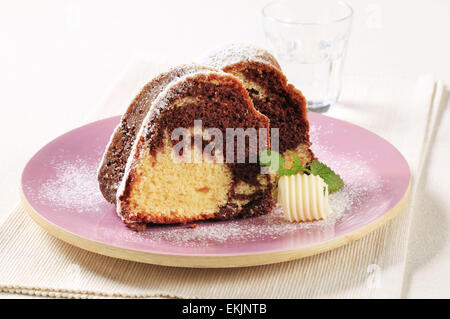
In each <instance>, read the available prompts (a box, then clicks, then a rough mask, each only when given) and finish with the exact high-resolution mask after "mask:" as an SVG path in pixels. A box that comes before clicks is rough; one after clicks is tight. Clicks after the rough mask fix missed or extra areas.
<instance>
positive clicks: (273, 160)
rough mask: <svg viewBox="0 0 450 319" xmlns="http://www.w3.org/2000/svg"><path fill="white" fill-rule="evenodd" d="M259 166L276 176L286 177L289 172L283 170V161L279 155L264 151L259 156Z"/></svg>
mask: <svg viewBox="0 0 450 319" xmlns="http://www.w3.org/2000/svg"><path fill="white" fill-rule="evenodd" d="M259 164H260V165H261V166H268V167H269V169H270V170H272V171H274V172H276V173H277V174H278V175H288V174H289V170H288V169H285V168H284V165H285V161H284V158H283V156H281V154H280V153H278V152H275V151H271V150H265V151H262V152H261V154H260V155H259Z"/></svg>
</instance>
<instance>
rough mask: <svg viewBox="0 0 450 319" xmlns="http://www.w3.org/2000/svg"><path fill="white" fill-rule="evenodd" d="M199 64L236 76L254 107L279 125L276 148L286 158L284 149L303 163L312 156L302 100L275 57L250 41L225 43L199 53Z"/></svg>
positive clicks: (272, 124)
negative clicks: (277, 145)
mask: <svg viewBox="0 0 450 319" xmlns="http://www.w3.org/2000/svg"><path fill="white" fill-rule="evenodd" d="M198 62H199V63H200V64H203V65H208V66H211V67H214V68H218V69H222V70H223V71H225V72H227V73H231V74H233V75H235V76H236V77H238V78H239V79H240V80H241V81H242V82H243V84H244V86H245V88H246V89H247V91H248V93H249V95H250V97H251V99H252V100H253V104H254V106H255V108H256V109H257V110H259V111H260V112H261V113H263V114H264V115H266V116H267V117H268V118H269V120H270V127H271V128H278V129H279V152H280V153H281V154H283V156H284V157H285V158H286V159H287V163H288V162H289V161H290V159H291V156H290V154H289V153H286V150H291V151H293V152H294V153H296V154H297V155H298V156H299V158H300V159H301V164H302V165H303V166H307V165H308V163H309V162H311V161H312V160H313V159H314V154H313V153H312V151H311V150H310V146H311V142H310V141H309V123H308V119H307V115H306V113H307V110H306V100H305V97H304V96H303V94H302V93H301V92H300V91H299V90H297V89H296V88H295V87H294V86H293V85H292V84H288V83H287V79H286V76H285V75H284V74H283V73H282V71H281V67H280V65H279V64H278V62H277V60H276V59H275V58H274V57H273V56H272V55H271V54H270V53H269V52H268V51H266V50H264V49H260V48H258V47H255V46H252V45H245V44H229V45H225V46H222V47H220V48H217V49H214V50H212V51H210V52H209V53H207V54H206V55H205V56H203V57H201V58H200V59H199V61H198Z"/></svg>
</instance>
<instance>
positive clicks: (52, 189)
mask: <svg viewBox="0 0 450 319" xmlns="http://www.w3.org/2000/svg"><path fill="white" fill-rule="evenodd" d="M54 170H55V177H54V178H53V179H50V180H48V181H47V182H45V183H44V184H43V185H42V187H41V188H40V190H39V197H40V198H41V199H42V200H45V201H46V202H49V203H50V204H51V205H52V206H55V207H65V208H73V209H74V210H75V211H77V212H79V213H83V212H88V211H89V212H92V211H99V210H100V207H101V206H100V205H101V204H103V203H104V202H105V199H104V198H103V197H102V195H101V193H100V191H99V188H98V181H97V178H96V177H97V174H96V172H97V165H93V164H92V163H91V164H89V163H88V162H86V160H83V159H80V158H78V159H76V160H74V161H63V162H61V163H58V164H55V166H54Z"/></svg>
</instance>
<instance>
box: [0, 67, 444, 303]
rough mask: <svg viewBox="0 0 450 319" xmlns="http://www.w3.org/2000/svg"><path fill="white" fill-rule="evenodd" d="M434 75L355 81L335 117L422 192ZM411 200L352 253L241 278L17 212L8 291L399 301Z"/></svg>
mask: <svg viewBox="0 0 450 319" xmlns="http://www.w3.org/2000/svg"><path fill="white" fill-rule="evenodd" d="M161 69H164V67H163V66H162V65H160V64H158V65H155V64H152V63H149V62H146V61H139V62H137V63H135V64H133V65H132V66H130V68H129V71H128V72H127V73H126V74H124V77H123V78H122V79H121V80H120V81H119V83H118V85H117V86H116V87H115V88H114V89H113V90H112V93H111V95H109V96H108V97H106V99H105V101H104V103H103V104H102V106H100V107H99V108H98V109H96V110H93V112H92V114H90V115H89V119H90V120H93V119H97V118H102V117H107V116H110V115H115V114H120V113H121V112H123V110H124V109H125V107H126V106H127V105H128V103H129V102H130V100H131V99H132V98H133V97H134V94H135V93H136V92H137V91H138V90H139V88H140V87H141V86H142V85H143V84H144V83H145V82H146V81H148V80H149V79H150V78H151V76H152V75H153V74H154V73H155V72H157V71H159V70H161ZM435 91H436V83H435V82H434V80H433V78H432V77H431V76H424V77H421V78H418V79H408V78H402V77H349V78H346V79H345V82H344V89H343V93H342V97H341V100H340V103H339V104H338V105H335V106H334V107H333V109H332V110H331V111H330V113H329V115H331V116H335V117H338V118H342V119H345V120H348V121H351V122H353V123H355V124H358V125H361V126H363V127H366V128H368V129H370V130H372V131H374V132H375V133H377V134H380V135H381V136H383V137H384V138H386V139H388V140H389V141H391V142H392V143H393V144H394V145H395V146H396V147H398V148H399V149H400V151H401V152H402V153H403V154H404V155H405V157H406V158H407V159H408V162H409V164H410V167H411V169H412V171H413V175H414V181H415V184H414V186H413V188H412V196H411V198H414V195H415V192H416V187H415V185H416V183H417V180H418V179H419V177H420V172H421V169H420V168H421V164H420V163H421V154H422V149H423V147H424V145H425V143H424V141H425V140H426V139H427V136H428V135H429V134H427V132H432V129H433V127H432V126H433V125H432V124H429V123H434V121H430V117H432V116H433V114H435V112H433V105H435V103H433V99H434V98H435V96H436V94H435ZM413 204H414V201H413V200H410V201H409V202H408V204H407V205H406V207H405V209H404V210H403V211H402V212H401V213H400V215H399V216H398V217H397V218H396V219H395V220H393V221H392V222H390V223H388V224H387V225H385V226H383V227H382V228H380V229H379V230H378V231H376V232H374V233H372V234H369V235H368V236H366V237H364V238H363V239H361V240H359V241H357V242H354V243H352V244H349V245H347V246H345V247H341V248H338V249H335V250H333V251H329V252H326V253H323V254H321V255H316V256H312V257H308V258H304V259H300V260H296V261H292V262H286V263H281V264H275V265H267V266H259V267H250V268H236V269H184V268H170V267H162V266H154V265H147V264H140V263H135V262H129V261H124V260H119V259H113V258H110V257H104V256H100V255H97V254H94V253H90V252H87V251H84V250H81V249H79V248H76V247H72V246H70V245H68V244H66V243H64V242H62V241H60V240H57V239H55V238H53V237H52V236H50V235H48V234H47V233H46V232H45V231H43V230H42V229H40V228H39V227H38V226H37V225H35V224H34V222H33V221H32V220H31V219H30V218H29V217H28V216H27V215H26V212H25V211H24V209H23V207H22V206H21V205H19V206H18V207H17V208H16V209H15V210H14V211H13V212H12V213H11V215H10V216H9V218H8V219H7V220H6V222H5V223H4V224H3V225H2V226H1V227H0V290H1V291H4V292H10V293H11V292H12V293H22V294H31V295H39V296H59V297H98V296H109V297H114V296H117V297H156V296H163V297H183V298H193V297H210V298H227V297H229V298H232V297H235V298H355V297H362V298H367V297H368V298H379V297H387V298H397V297H401V293H402V287H403V277H404V270H405V263H406V252H407V244H408V237H409V228H410V223H411V216H412V209H411V207H412V205H413Z"/></svg>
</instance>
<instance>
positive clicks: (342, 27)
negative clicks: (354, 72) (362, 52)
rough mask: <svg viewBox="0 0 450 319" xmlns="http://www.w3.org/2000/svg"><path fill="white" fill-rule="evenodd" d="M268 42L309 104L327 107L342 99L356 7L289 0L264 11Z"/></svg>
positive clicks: (323, 109) (318, 0)
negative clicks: (344, 72)
mask: <svg viewBox="0 0 450 319" xmlns="http://www.w3.org/2000/svg"><path fill="white" fill-rule="evenodd" d="M262 14H263V25H264V32H265V35H266V39H267V42H268V44H269V46H270V47H271V49H272V51H273V52H274V53H275V55H276V57H277V59H278V61H279V62H280V64H281V67H282V68H283V72H284V73H285V74H286V76H287V78H288V79H289V82H291V83H293V84H294V85H295V86H296V87H297V88H298V89H299V90H301V91H302V92H303V94H304V96H305V97H306V99H307V100H308V109H310V110H311V111H316V112H326V111H327V110H328V109H329V108H330V106H331V105H333V104H334V103H336V102H337V101H338V99H339V94H340V91H341V82H342V81H341V78H342V69H343V64H344V58H345V53H346V50H347V44H348V39H349V36H350V31H351V26H352V16H353V9H352V8H351V7H350V6H349V5H347V4H346V3H345V2H342V1H337V0H284V1H275V2H272V3H269V4H268V5H267V6H266V7H265V8H264V9H263V11H262Z"/></svg>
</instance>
